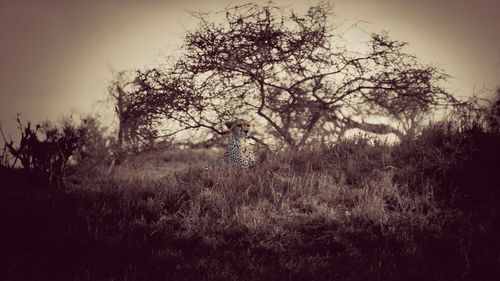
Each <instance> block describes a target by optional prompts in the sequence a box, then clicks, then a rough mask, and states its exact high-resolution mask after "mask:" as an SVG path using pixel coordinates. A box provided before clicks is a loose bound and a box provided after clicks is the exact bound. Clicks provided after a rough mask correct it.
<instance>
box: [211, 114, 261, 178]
mask: <svg viewBox="0 0 500 281" xmlns="http://www.w3.org/2000/svg"><path fill="white" fill-rule="evenodd" d="M225 125H226V126H227V128H228V129H229V135H228V141H227V147H226V150H225V151H224V154H222V155H221V156H220V157H219V158H218V159H217V161H215V162H208V163H205V164H204V165H203V168H204V169H205V170H209V171H210V170H213V168H214V167H215V166H217V165H231V166H235V167H239V168H243V169H248V168H250V167H252V166H253V165H254V164H255V153H254V151H253V149H252V146H251V144H249V143H248V142H247V137H248V134H249V132H250V128H251V126H252V125H251V123H250V122H249V121H246V120H244V119H236V120H235V121H233V122H226V124H225Z"/></svg>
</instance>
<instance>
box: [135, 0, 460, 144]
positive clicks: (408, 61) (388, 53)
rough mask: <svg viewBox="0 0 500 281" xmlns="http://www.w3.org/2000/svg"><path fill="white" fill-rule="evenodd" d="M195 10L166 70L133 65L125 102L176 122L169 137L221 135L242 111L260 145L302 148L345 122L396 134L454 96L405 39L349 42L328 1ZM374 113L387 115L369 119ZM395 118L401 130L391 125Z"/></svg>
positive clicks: (439, 74)
mask: <svg viewBox="0 0 500 281" xmlns="http://www.w3.org/2000/svg"><path fill="white" fill-rule="evenodd" d="M192 14H193V16H194V17H196V18H197V19H198V20H199V26H198V28H197V29H195V30H192V31H189V32H187V35H186V37H185V42H184V44H183V49H184V51H185V52H184V55H183V56H182V57H181V58H179V59H178V60H177V62H176V63H175V64H173V66H172V67H171V68H169V69H151V70H146V71H140V72H137V75H136V79H135V80H134V84H135V86H136V91H135V92H134V95H132V96H131V97H133V98H132V99H131V101H129V104H134V106H136V108H138V109H139V111H142V112H144V111H148V114H150V115H148V116H153V117H154V118H159V117H160V116H161V117H162V118H164V120H166V119H168V120H169V121H170V122H173V123H169V124H174V123H175V126H174V125H172V128H171V130H170V131H169V132H170V133H169V134H171V135H174V134H175V133H177V132H179V131H182V130H189V129H200V128H202V129H208V130H210V131H211V132H213V133H214V134H222V133H224V130H223V129H222V128H221V127H220V126H219V124H222V121H225V120H227V119H230V118H232V117H234V116H241V115H248V116H251V117H252V118H253V119H254V121H255V122H254V123H256V124H257V127H259V130H257V131H258V132H260V133H259V134H256V135H255V137H254V139H255V140H256V141H258V142H260V143H266V142H270V140H271V139H273V140H280V141H282V142H283V143H284V144H286V145H288V146H292V147H293V146H301V145H304V144H306V143H307V142H308V141H309V140H311V139H312V138H313V137H314V136H318V135H322V134H325V133H329V134H333V135H341V134H343V133H344V132H345V131H346V130H348V129H351V128H357V129H361V130H364V131H369V132H374V133H378V134H387V133H395V134H397V135H399V136H401V135H403V134H405V133H408V132H412V131H414V130H415V124H416V123H418V122H417V121H418V119H419V116H421V115H422V114H424V113H426V112H429V111H430V110H432V109H433V108H435V107H437V106H439V105H443V104H453V103H455V102H456V101H455V99H454V98H453V97H452V96H451V95H450V94H448V93H447V92H446V91H445V90H444V89H442V88H441V87H440V86H439V84H440V82H441V81H443V80H445V79H446V78H447V76H446V75H445V74H444V73H442V72H441V71H440V70H439V69H437V68H435V67H433V66H427V65H422V64H421V63H419V62H418V60H417V59H416V58H415V57H414V56H412V55H410V54H407V53H405V52H404V47H405V45H406V43H402V42H398V41H394V40H391V39H390V38H389V37H388V35H387V34H385V33H382V34H371V35H370V39H369V40H367V42H366V43H367V44H366V46H365V48H364V49H365V50H363V51H360V50H350V49H349V44H348V43H347V42H346V40H345V31H346V30H345V28H344V27H343V26H342V25H340V26H335V25H332V24H330V21H329V19H330V17H331V15H332V7H331V6H330V5H328V4H319V5H317V6H313V7H310V8H309V9H308V10H307V11H306V12H305V13H304V14H301V15H299V14H297V13H295V12H294V11H291V10H285V9H282V8H280V7H277V6H273V5H272V4H266V5H264V6H260V5H257V4H246V5H241V6H233V7H229V8H227V9H225V10H224V11H223V15H224V19H223V20H222V21H213V20H211V16H212V15H214V14H210V13H194V12H193V13H192ZM216 15H219V16H220V15H221V13H220V12H219V13H216ZM352 28H354V27H352ZM139 105H140V106H139ZM376 117H384V120H386V122H385V123H379V124H373V123H370V122H368V121H366V120H371V119H373V118H376ZM154 118H153V119H154ZM153 119H144V120H147V121H148V122H150V121H152V120H153ZM401 120H407V121H408V122H407V123H408V124H406V127H403V130H401V129H400V128H398V127H397V126H395V122H399V121H401ZM325 127H329V128H330V130H325V129H324V128H325Z"/></svg>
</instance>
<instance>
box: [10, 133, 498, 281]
mask: <svg viewBox="0 0 500 281" xmlns="http://www.w3.org/2000/svg"><path fill="white" fill-rule="evenodd" d="M213 157H214V152H212V151H203V150H196V151H190V150H170V151H163V152H161V153H158V152H155V153H149V154H148V153H146V154H143V155H139V156H135V157H133V158H131V159H129V160H128V161H127V162H126V163H125V164H123V165H121V166H118V167H117V168H116V169H115V170H114V172H113V173H112V174H111V175H108V174H107V173H106V171H107V167H105V166H101V167H95V168H94V169H91V170H86V171H83V170H80V171H79V172H77V173H76V174H75V175H73V176H71V177H69V178H67V179H66V185H65V186H64V188H62V189H59V190H54V189H51V188H48V187H46V186H45V185H44V184H43V182H42V181H39V180H37V179H36V177H33V176H32V175H26V174H25V173H23V172H22V171H12V170H3V171H1V172H0V173H1V176H2V179H1V185H2V187H1V189H0V221H1V225H0V279H1V280H499V279H498V278H499V277H500V238H499V236H498V234H499V233H500V226H499V223H498V222H500V211H499V210H500V207H499V206H500V205H499V204H498V199H499V198H500V179H499V178H500V165H499V162H500V161H499V159H500V135H499V134H498V133H491V132H486V131H484V130H481V129H478V128H470V129H469V130H466V131H461V132H457V131H454V130H453V129H449V128H446V127H445V126H434V127H430V128H428V129H427V130H425V131H424V133H423V134H422V135H421V136H419V137H418V138H417V139H416V140H412V141H405V142H402V143H401V144H394V145H389V144H384V143H377V142H375V143H374V144H373V143H372V144H369V142H368V141H367V140H366V139H363V138H358V139H353V140H346V141H341V142H339V143H336V144H335V145H331V146H322V147H310V148H304V149H301V150H295V151H283V152H280V153H276V154H269V155H267V159H266V160H265V161H264V162H263V163H262V164H260V165H259V166H258V167H255V168H254V169H252V170H249V171H242V170H238V169H230V168H227V169H220V170H215V171H213V172H211V173H208V172H205V171H203V170H201V168H200V164H201V163H202V162H203V161H204V160H205V159H210V158H213Z"/></svg>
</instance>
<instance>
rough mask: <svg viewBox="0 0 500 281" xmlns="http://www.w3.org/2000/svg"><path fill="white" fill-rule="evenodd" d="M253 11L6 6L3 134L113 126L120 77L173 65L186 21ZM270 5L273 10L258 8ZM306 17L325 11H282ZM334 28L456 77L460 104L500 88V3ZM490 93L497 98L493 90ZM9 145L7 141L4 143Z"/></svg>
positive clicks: (40, 1) (363, 15)
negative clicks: (52, 126)
mask: <svg viewBox="0 0 500 281" xmlns="http://www.w3.org/2000/svg"><path fill="white" fill-rule="evenodd" d="M244 2H247V1H239V0H238V1H227V0H213V1H211V0H205V1H203V0H183V1H159V0H151V1H131V0H123V1H118V0H85V1H74V0H0V124H1V126H2V128H3V130H4V132H6V133H7V134H8V135H16V132H15V131H16V124H15V118H16V114H17V113H22V119H23V120H31V121H33V122H40V121H43V120H47V119H48V120H52V121H57V120H58V119H59V118H60V117H61V116H62V115H64V114H66V115H67V114H73V115H76V116H79V115H83V114H92V115H96V116H102V117H103V118H111V115H110V110H109V106H108V107H106V105H105V104H104V103H102V102H100V101H102V100H104V99H105V98H106V92H107V85H108V83H109V81H110V79H111V78H112V71H113V70H114V71H121V70H126V69H137V68H145V67H151V66H155V65H158V64H162V63H165V62H166V60H165V55H170V54H173V53H175V51H176V50H178V48H179V46H180V44H181V43H182V40H183V35H184V34H185V32H186V30H190V29H192V28H194V27H195V26H196V22H195V21H194V19H193V18H192V17H191V16H190V15H189V13H188V12H187V11H189V10H194V11H219V10H222V9H223V8H224V7H226V6H228V5H230V4H239V3H244ZM254 2H257V3H265V2H267V1H254ZM273 2H274V3H275V4H278V5H283V6H285V7H288V8H293V9H295V10H297V11H301V10H304V9H305V8H306V7H308V6H310V5H313V4H316V3H317V1H291V0H289V1H284V0H277V1H273ZM330 2H331V3H332V4H333V5H334V13H335V14H336V16H337V18H335V19H334V22H335V21H338V22H342V21H344V20H349V21H352V22H355V21H360V22H361V23H360V25H361V27H362V28H363V29H364V30H366V31H369V32H371V31H375V32H377V31H381V30H386V31H388V32H389V34H390V36H391V38H393V39H396V40H402V41H406V42H408V43H409V45H408V48H407V51H408V52H410V53H412V54H415V55H416V56H417V57H418V58H420V59H421V61H422V62H424V63H431V64H434V65H437V66H438V67H441V68H442V69H444V71H445V72H446V73H448V74H449V75H451V76H452V78H451V79H450V80H449V82H448V83H447V84H446V85H445V86H446V87H447V88H448V90H449V91H450V92H452V93H454V94H455V95H457V96H467V95H471V94H472V93H473V92H476V93H478V92H481V89H487V90H484V92H485V97H493V93H494V89H496V88H497V87H499V86H500V32H499V30H500V15H499V14H500V12H499V11H500V1H498V0H477V1H465V0H434V1H431V0H420V1H409V0H408V1H407V0H399V1H397V0H372V1H369V0H336V1H333V0H332V1H330ZM488 89H489V90H488ZM1 141H2V140H0V142H1Z"/></svg>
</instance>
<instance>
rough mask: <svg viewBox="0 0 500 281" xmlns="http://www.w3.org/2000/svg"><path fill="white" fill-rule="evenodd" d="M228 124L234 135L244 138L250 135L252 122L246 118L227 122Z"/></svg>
mask: <svg viewBox="0 0 500 281" xmlns="http://www.w3.org/2000/svg"><path fill="white" fill-rule="evenodd" d="M226 126H227V128H228V129H229V131H230V132H231V134H232V135H233V136H234V137H236V138H238V139H242V138H246V137H247V136H248V133H249V132H250V129H251V127H252V123H250V121H247V120H244V119H236V120H234V121H232V122H226Z"/></svg>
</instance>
